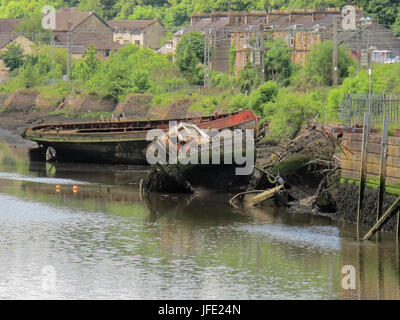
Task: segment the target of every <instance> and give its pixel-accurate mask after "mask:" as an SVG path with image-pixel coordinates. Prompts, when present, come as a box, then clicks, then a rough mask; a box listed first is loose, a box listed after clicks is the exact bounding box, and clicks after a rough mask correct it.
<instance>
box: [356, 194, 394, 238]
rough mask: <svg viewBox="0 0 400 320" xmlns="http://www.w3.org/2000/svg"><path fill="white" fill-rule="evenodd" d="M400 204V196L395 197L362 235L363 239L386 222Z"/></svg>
mask: <svg viewBox="0 0 400 320" xmlns="http://www.w3.org/2000/svg"><path fill="white" fill-rule="evenodd" d="M399 205H400V197H399V198H397V200H396V201H395V202H394V203H393V204H392V205H391V206H390V208H389V209H388V210H387V211H386V212H385V214H384V215H383V216H382V217H381V218H380V219H379V221H378V222H377V223H376V224H375V225H374V226H373V227H372V228H371V229H370V230H369V231H368V232H367V234H366V235H365V236H364V238H363V240H368V239H369V238H371V237H372V236H373V235H374V234H375V232H376V231H378V230H379V229H380V228H381V227H382V226H383V224H384V223H385V222H386V220H387V219H388V218H389V217H390V215H391V214H392V213H393V212H394V211H396V209H397V208H398V207H399Z"/></svg>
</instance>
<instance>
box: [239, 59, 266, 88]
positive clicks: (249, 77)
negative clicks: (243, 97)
mask: <svg viewBox="0 0 400 320" xmlns="http://www.w3.org/2000/svg"><path fill="white" fill-rule="evenodd" d="M260 83H261V79H260V77H259V76H258V74H257V71H256V70H254V69H253V67H251V66H250V65H247V66H245V67H244V69H242V70H240V72H239V75H238V77H237V78H236V86H238V87H239V88H240V92H242V93H245V94H249V93H250V92H251V91H252V90H253V89H254V88H257V87H258V86H259V85H260Z"/></svg>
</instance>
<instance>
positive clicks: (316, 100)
mask: <svg viewBox="0 0 400 320" xmlns="http://www.w3.org/2000/svg"><path fill="white" fill-rule="evenodd" d="M316 94H318V93H309V94H305V93H299V92H294V91H290V90H289V89H286V88H285V89H281V90H280V91H279V94H278V97H277V98H276V99H275V100H274V101H271V102H268V103H266V104H264V105H263V106H264V115H265V118H266V119H268V120H270V125H269V127H270V130H271V137H272V138H284V137H286V138H289V139H291V138H293V137H295V136H296V135H297V133H298V132H299V131H300V129H301V126H302V125H303V124H304V122H305V121H306V120H307V119H310V118H313V117H315V116H316V115H317V114H318V113H319V112H320V110H321V109H322V105H323V101H322V99H321V97H318V96H316Z"/></svg>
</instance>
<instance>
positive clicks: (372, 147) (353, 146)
mask: <svg viewBox="0 0 400 320" xmlns="http://www.w3.org/2000/svg"><path fill="white" fill-rule="evenodd" d="M342 145H343V146H344V147H346V148H348V149H349V150H351V151H352V152H354V151H355V152H360V150H361V142H359V141H351V142H349V141H347V140H346V141H343V142H342ZM399 146H400V145H392V144H389V145H388V153H387V154H388V156H393V157H397V158H399V157H400V148H399ZM381 150H382V149H381V144H380V143H368V148H367V152H368V153H376V154H379V155H380V154H381Z"/></svg>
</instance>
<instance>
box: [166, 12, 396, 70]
mask: <svg viewBox="0 0 400 320" xmlns="http://www.w3.org/2000/svg"><path fill="white" fill-rule="evenodd" d="M362 15H363V12H362V10H361V9H360V8H357V7H356V24H357V28H356V30H344V29H343V28H342V27H341V23H340V22H339V23H338V42H339V43H340V44H345V45H347V46H349V47H350V48H351V49H352V50H353V52H354V53H356V54H357V52H358V53H359V52H361V50H362V49H363V48H364V47H366V46H367V42H368V41H369V43H370V44H376V46H377V47H378V49H381V50H390V51H392V52H394V54H395V55H400V41H399V40H398V39H397V38H396V37H394V36H393V33H392V32H391V31H390V30H389V29H387V28H385V27H384V26H383V25H380V24H379V23H378V22H377V21H375V20H372V23H371V24H370V25H368V26H364V27H361V20H362V19H361V18H362ZM341 18H342V9H341V8H314V9H293V10H268V11H249V12H233V11H229V12H213V13H203V14H193V15H192V17H191V25H190V26H188V27H185V28H183V29H181V30H179V31H178V32H176V33H175V34H174V36H173V39H172V40H173V50H174V52H175V50H176V47H177V45H178V43H179V40H180V38H181V37H182V36H183V35H184V34H185V33H187V32H191V31H198V32H201V33H203V34H204V35H206V36H207V39H208V42H209V44H210V46H211V47H212V49H213V53H214V54H213V56H212V57H211V61H210V68H211V69H214V70H217V71H222V72H229V69H230V62H229V60H230V59H229V55H230V53H229V52H232V49H233V51H234V65H235V72H236V73H237V72H238V71H240V70H241V69H242V68H243V67H244V66H245V65H246V64H247V63H248V61H249V59H250V56H251V55H250V52H251V42H252V41H253V39H254V38H255V35H256V33H255V32H254V30H257V29H259V28H260V26H262V27H263V28H264V36H265V37H266V38H267V37H269V38H272V39H275V40H276V39H282V40H283V41H284V42H285V43H286V44H287V45H288V46H289V47H290V48H291V52H292V61H293V63H295V64H300V65H304V64H305V63H306V61H307V54H308V53H309V52H310V50H311V48H312V47H313V46H314V45H315V44H318V43H321V42H323V41H326V40H331V39H332V38H333V21H334V19H338V21H340V19H341ZM368 39H369V40H368ZM267 49H268V48H267Z"/></svg>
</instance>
